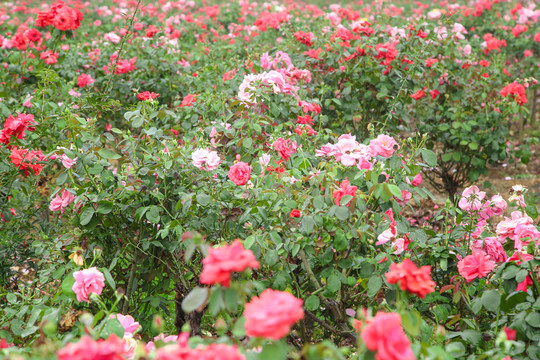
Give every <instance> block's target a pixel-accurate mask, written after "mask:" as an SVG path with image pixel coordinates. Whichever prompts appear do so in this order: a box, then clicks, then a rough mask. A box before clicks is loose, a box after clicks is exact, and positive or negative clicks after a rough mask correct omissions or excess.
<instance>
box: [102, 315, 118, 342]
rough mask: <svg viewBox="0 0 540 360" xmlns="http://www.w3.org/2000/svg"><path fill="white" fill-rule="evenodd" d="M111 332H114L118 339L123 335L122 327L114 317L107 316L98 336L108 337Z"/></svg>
mask: <svg viewBox="0 0 540 360" xmlns="http://www.w3.org/2000/svg"><path fill="white" fill-rule="evenodd" d="M112 334H115V335H116V336H118V337H119V338H120V339H122V338H123V337H124V327H123V326H122V324H121V323H120V321H118V319H116V318H109V319H107V320H105V324H104V325H103V329H102V330H101V333H100V334H99V336H100V337H101V338H102V339H108V338H109V336H111V335H112Z"/></svg>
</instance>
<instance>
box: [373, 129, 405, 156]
mask: <svg viewBox="0 0 540 360" xmlns="http://www.w3.org/2000/svg"><path fill="white" fill-rule="evenodd" d="M369 147H370V148H371V151H372V152H373V156H377V155H379V156H382V157H385V158H387V157H390V156H391V155H392V154H393V153H394V151H396V150H397V149H399V145H398V144H397V142H396V140H394V138H393V137H391V136H388V135H384V134H381V135H379V136H377V138H376V139H373V140H371V141H370V142H369Z"/></svg>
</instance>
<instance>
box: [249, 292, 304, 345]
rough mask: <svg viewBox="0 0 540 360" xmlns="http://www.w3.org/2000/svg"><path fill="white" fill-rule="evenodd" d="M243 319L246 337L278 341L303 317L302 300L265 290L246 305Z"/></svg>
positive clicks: (286, 293) (285, 293)
mask: <svg viewBox="0 0 540 360" xmlns="http://www.w3.org/2000/svg"><path fill="white" fill-rule="evenodd" d="M244 317H245V318H246V323H245V325H244V326H245V329H246V335H247V336H253V337H261V338H266V339H273V340H279V339H281V338H283V337H284V336H286V335H287V334H288V333H289V331H290V330H291V326H293V325H294V324H295V323H296V322H297V321H298V320H301V319H302V318H303V317H304V310H302V300H301V299H297V298H295V297H294V296H293V295H291V294H289V293H288V292H285V291H277V290H272V289H266V290H265V291H264V292H263V293H262V294H261V295H260V296H259V297H254V298H253V299H251V302H249V303H247V304H246V308H245V311H244Z"/></svg>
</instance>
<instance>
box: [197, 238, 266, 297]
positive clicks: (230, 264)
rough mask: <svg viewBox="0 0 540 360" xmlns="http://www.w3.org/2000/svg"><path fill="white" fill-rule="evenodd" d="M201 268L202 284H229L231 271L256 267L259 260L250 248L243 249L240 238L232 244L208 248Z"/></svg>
mask: <svg viewBox="0 0 540 360" xmlns="http://www.w3.org/2000/svg"><path fill="white" fill-rule="evenodd" d="M202 263H203V270H202V272H201V277H200V281H201V283H202V284H208V285H213V284H221V285H223V286H227V287H228V286H229V285H230V283H231V275H232V273H233V272H241V271H244V270H246V269H248V268H252V269H258V268H259V266H260V265H259V262H258V261H257V259H255V255H253V253H252V252H251V250H246V249H244V245H243V244H242V242H241V241H240V240H238V239H237V240H235V241H234V242H233V243H232V245H225V246H222V247H219V248H210V249H208V256H207V257H205V258H204V259H203V261H202Z"/></svg>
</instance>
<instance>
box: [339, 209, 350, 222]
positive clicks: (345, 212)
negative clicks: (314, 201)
mask: <svg viewBox="0 0 540 360" xmlns="http://www.w3.org/2000/svg"><path fill="white" fill-rule="evenodd" d="M349 214H350V211H349V208H348V207H346V206H338V207H337V208H336V217H337V218H338V219H339V220H342V221H345V220H347V219H348V218H349Z"/></svg>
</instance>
